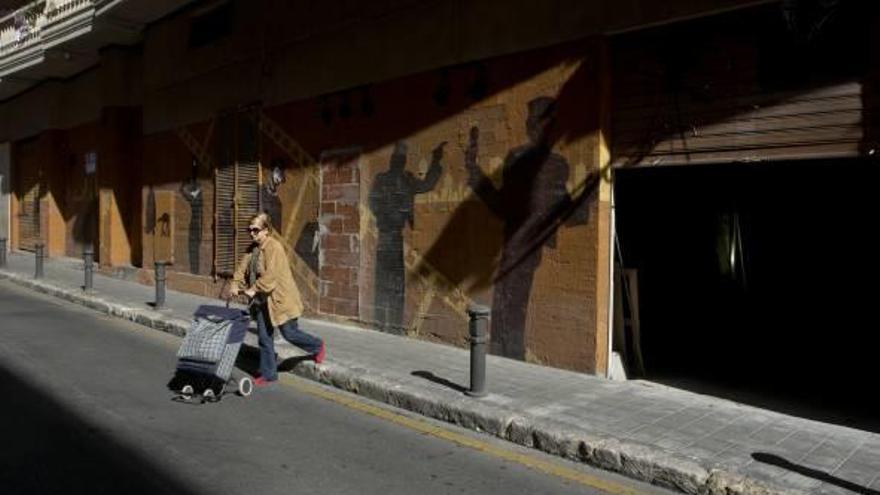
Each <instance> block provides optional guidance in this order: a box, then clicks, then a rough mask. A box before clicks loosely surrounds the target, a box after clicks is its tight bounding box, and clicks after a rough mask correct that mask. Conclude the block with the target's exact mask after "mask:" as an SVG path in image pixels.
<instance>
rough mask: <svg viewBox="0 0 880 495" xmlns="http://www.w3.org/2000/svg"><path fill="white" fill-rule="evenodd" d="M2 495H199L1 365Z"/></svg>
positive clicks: (180, 478) (170, 474) (0, 468)
mask: <svg viewBox="0 0 880 495" xmlns="http://www.w3.org/2000/svg"><path fill="white" fill-rule="evenodd" d="M0 395H2V396H3V398H4V399H3V401H4V404H3V406H4V407H2V408H0V438H2V440H3V448H2V449H0V486H2V487H3V488H2V491H3V493H27V494H29V495H42V494H46V495H49V494H57V493H64V494H69V495H77V494H83V495H85V494H94V493H125V494H135V495H138V494H144V495H146V494H155V493H175V494H181V495H196V494H198V493H200V492H199V491H197V490H195V489H194V487H193V486H191V485H189V484H188V483H187V482H186V481H185V480H184V479H183V478H182V477H181V476H179V475H178V474H177V473H174V472H170V471H169V470H168V469H167V468H164V467H161V466H159V465H157V464H156V463H154V462H153V461H152V460H151V459H149V458H147V457H145V456H144V455H143V454H142V453H141V452H139V451H138V450H136V449H134V448H132V447H129V446H127V445H124V443H122V442H121V441H119V440H118V439H116V438H114V437H113V435H112V434H111V433H108V432H107V429H106V428H105V427H104V426H103V425H101V424H96V423H92V422H90V421H88V420H86V419H84V418H81V417H79V416H78V415H77V413H76V412H74V411H72V410H71V409H70V408H68V407H66V406H65V405H64V404H62V403H60V402H59V401H58V400H56V399H55V398H54V397H52V396H51V395H49V394H47V393H46V392H44V391H43V390H40V387H39V386H38V385H36V384H31V383H28V382H27V381H25V380H24V379H22V378H21V377H19V376H17V375H16V374H14V373H13V372H11V371H10V370H7V369H6V368H4V367H2V366H0Z"/></svg>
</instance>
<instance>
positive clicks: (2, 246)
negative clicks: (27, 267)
mask: <svg viewBox="0 0 880 495" xmlns="http://www.w3.org/2000/svg"><path fill="white" fill-rule="evenodd" d="M0 268H6V238H5V237H0Z"/></svg>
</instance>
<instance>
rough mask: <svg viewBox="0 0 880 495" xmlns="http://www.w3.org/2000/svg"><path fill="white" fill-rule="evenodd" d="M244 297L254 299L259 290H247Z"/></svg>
mask: <svg viewBox="0 0 880 495" xmlns="http://www.w3.org/2000/svg"><path fill="white" fill-rule="evenodd" d="M244 295H246V296H248V297H249V298H251V299H253V298H254V296H256V295H257V290H256V289H247V290H246V291H244Z"/></svg>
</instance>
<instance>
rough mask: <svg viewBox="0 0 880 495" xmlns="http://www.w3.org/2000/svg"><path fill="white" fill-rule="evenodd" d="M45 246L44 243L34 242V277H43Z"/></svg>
mask: <svg viewBox="0 0 880 495" xmlns="http://www.w3.org/2000/svg"><path fill="white" fill-rule="evenodd" d="M45 248H46V246H45V245H44V244H41V243H37V244H34V278H43V257H44V253H43V250H44V249H45Z"/></svg>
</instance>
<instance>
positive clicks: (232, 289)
mask: <svg viewBox="0 0 880 495" xmlns="http://www.w3.org/2000/svg"><path fill="white" fill-rule="evenodd" d="M240 293H241V290H239V288H238V286H237V285H232V286H230V287H229V292H228V294H229V297H230V298H232V297H235V296H237V295H239V294H240Z"/></svg>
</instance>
